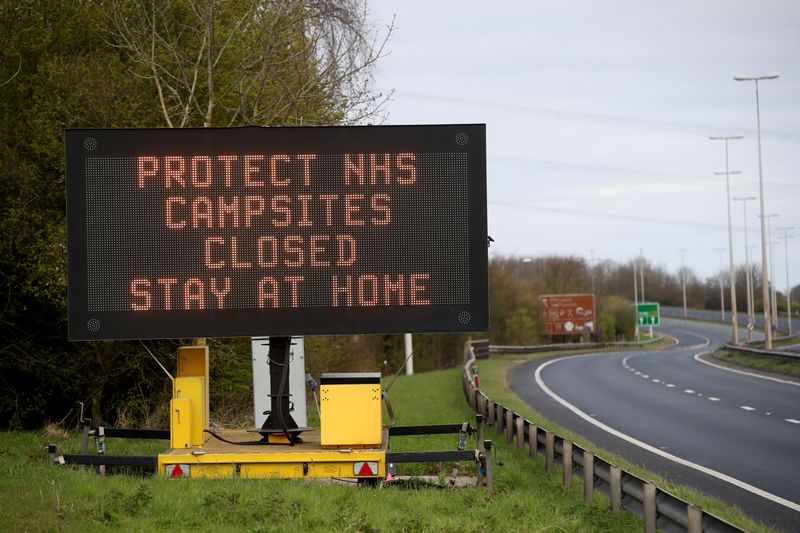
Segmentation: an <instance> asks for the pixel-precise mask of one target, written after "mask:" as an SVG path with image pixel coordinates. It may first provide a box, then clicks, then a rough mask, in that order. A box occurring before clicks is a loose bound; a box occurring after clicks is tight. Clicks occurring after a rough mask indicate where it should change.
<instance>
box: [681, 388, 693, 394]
mask: <svg viewBox="0 0 800 533" xmlns="http://www.w3.org/2000/svg"><path fill="white" fill-rule="evenodd" d="M683 392H685V393H686V394H694V391H693V390H692V389H684V390H683Z"/></svg>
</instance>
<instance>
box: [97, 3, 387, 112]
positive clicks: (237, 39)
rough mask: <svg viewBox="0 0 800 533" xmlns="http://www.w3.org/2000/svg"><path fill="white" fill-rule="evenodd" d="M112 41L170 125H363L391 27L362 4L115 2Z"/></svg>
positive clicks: (376, 108) (379, 102)
mask: <svg viewBox="0 0 800 533" xmlns="http://www.w3.org/2000/svg"><path fill="white" fill-rule="evenodd" d="M106 24H107V31H108V41H109V42H110V43H111V44H112V45H113V46H116V47H118V48H120V49H121V50H124V51H125V52H126V53H127V54H128V55H129V56H130V57H131V58H132V59H133V60H134V62H135V63H136V64H137V65H138V66H139V69H138V70H137V74H138V75H140V76H143V77H146V78H148V79H151V80H152V81H153V84H154V88H155V92H156V94H157V95H158V102H159V106H160V108H161V112H162V114H163V117H164V120H165V122H166V124H167V125H168V126H169V127H189V126H201V125H206V126H211V125H225V126H230V125H234V124H258V125H277V124H287V123H290V124H291V123H301V122H302V123H309V124H330V123H342V122H347V123H356V122H361V121H363V120H365V119H368V118H380V117H382V115H381V113H382V112H383V109H384V105H385V103H386V101H387V100H388V97H389V95H381V94H376V93H374V91H373V89H372V85H373V84H372V81H373V80H372V69H373V66H374V65H375V62H376V61H377V60H378V59H379V58H380V57H382V56H383V55H384V50H385V46H386V44H387V42H388V40H389V38H390V37H391V34H392V32H393V29H394V22H392V24H390V25H389V26H388V27H387V28H386V29H385V32H379V31H377V30H375V29H374V28H372V27H371V26H370V24H369V20H368V11H367V8H366V4H365V3H364V2H363V0H339V1H336V0H306V1H302V0H274V1H267V0H229V1H222V0H186V1H183V2H179V1H176V0H111V2H109V6H108V14H107V20H106Z"/></svg>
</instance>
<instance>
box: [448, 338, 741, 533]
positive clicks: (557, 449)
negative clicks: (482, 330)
mask: <svg viewBox="0 0 800 533" xmlns="http://www.w3.org/2000/svg"><path fill="white" fill-rule="evenodd" d="M582 346H585V345H582ZM529 353H530V352H529ZM464 360H465V362H464V372H463V374H462V385H463V388H464V395H465V396H466V399H467V402H468V403H469V405H470V406H471V407H472V409H473V410H474V411H475V413H476V414H477V415H479V416H482V417H483V418H484V419H485V420H486V422H487V424H488V425H493V426H495V429H496V430H497V432H498V433H500V434H505V437H506V441H507V442H508V443H509V444H513V445H515V446H516V448H517V451H518V452H519V453H525V452H526V447H527V453H528V454H529V456H530V458H531V460H535V459H536V458H537V456H538V455H539V454H543V455H544V464H545V469H547V470H550V469H552V468H554V467H555V465H556V464H561V466H562V468H563V479H562V483H563V485H564V487H569V486H570V484H571V482H572V477H573V476H577V477H579V478H582V479H583V498H584V500H585V501H586V502H590V501H592V499H593V497H594V492H595V491H596V490H599V491H600V492H602V493H603V494H605V495H606V496H608V498H609V499H610V500H611V511H612V512H618V511H619V510H620V509H625V510H627V511H629V512H632V513H634V514H636V515H638V516H639V517H640V518H642V519H643V520H644V531H645V532H647V533H650V532H653V533H655V531H656V530H660V531H666V532H673V531H674V532H689V533H701V532H709V533H717V532H742V531H744V530H742V529H740V528H738V527H736V526H734V525H732V524H730V523H728V522H726V521H725V520H723V519H721V518H719V517H717V516H715V515H713V514H711V513H708V512H706V511H704V510H703V509H702V508H701V507H699V506H696V505H693V504H690V503H688V502H685V501H683V500H681V499H680V498H678V497H677V496H674V495H673V494H670V493H669V492H667V491H665V490H663V489H661V488H659V487H658V486H656V485H655V484H654V483H652V482H650V481H647V480H644V479H642V478H640V477H638V476H636V475H635V474H632V473H631V472H628V471H626V470H623V469H622V468H620V467H619V466H617V465H615V464H613V463H611V462H609V461H607V460H605V459H603V458H602V457H600V456H598V455H595V454H594V453H593V452H591V451H590V450H586V449H584V448H582V447H581V446H579V445H577V444H575V443H574V442H572V441H570V440H568V439H565V438H563V437H561V436H559V435H557V434H555V433H553V432H552V431H548V430H547V429H546V428H543V427H541V426H538V425H536V424H534V423H533V422H531V421H530V420H528V419H527V418H524V417H523V416H522V415H520V414H518V413H516V412H514V411H512V410H511V409H509V408H507V407H506V406H504V405H502V404H500V403H497V402H495V401H493V400H492V399H490V398H489V397H488V396H486V394H484V393H483V391H481V390H480V389H478V388H476V387H475V386H474V385H475V384H474V381H473V379H472V377H471V376H472V366H473V365H474V364H475V354H474V351H473V349H472V346H471V344H470V342H467V343H466V345H465V348H464Z"/></svg>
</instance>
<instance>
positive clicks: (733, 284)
mask: <svg viewBox="0 0 800 533" xmlns="http://www.w3.org/2000/svg"><path fill="white" fill-rule="evenodd" d="M709 139H711V140H712V141H725V172H724V174H725V193H726V197H727V202H726V206H727V209H728V258H729V267H730V282H731V326H732V329H733V344H739V319H738V318H737V317H736V267H735V266H734V264H733V229H732V228H731V174H741V172H739V171H738V170H730V168H729V166H728V141H733V140H739V139H742V136H741V135H727V136H715V135H712V136H709ZM714 174H716V175H718V176H719V175H722V174H723V173H722V172H714Z"/></svg>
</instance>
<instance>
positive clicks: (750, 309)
mask: <svg viewBox="0 0 800 533" xmlns="http://www.w3.org/2000/svg"><path fill="white" fill-rule="evenodd" d="M733 199H734V201H736V202H742V206H743V207H744V270H745V276H744V277H745V283H746V290H747V340H748V341H751V340H753V328H754V327H755V323H754V322H755V317H754V316H753V315H755V303H754V302H753V282H752V281H751V279H750V278H751V277H752V276H751V272H750V245H749V244H748V242H747V202H748V201H749V200H755V199H756V197H755V196H737V197H734V198H733Z"/></svg>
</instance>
